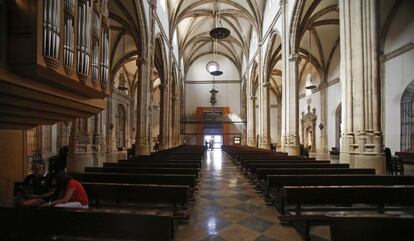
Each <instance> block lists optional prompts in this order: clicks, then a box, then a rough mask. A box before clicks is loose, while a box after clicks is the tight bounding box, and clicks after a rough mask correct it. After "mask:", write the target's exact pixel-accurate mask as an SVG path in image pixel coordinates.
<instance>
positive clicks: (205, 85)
mask: <svg viewBox="0 0 414 241" xmlns="http://www.w3.org/2000/svg"><path fill="white" fill-rule="evenodd" d="M212 59H213V56H212V55H206V56H203V57H201V58H199V59H198V60H196V61H195V62H194V63H193V64H192V65H191V66H190V68H189V70H188V72H187V76H186V81H189V82H187V83H186V84H185V91H186V96H185V98H186V113H193V112H194V111H195V110H196V108H197V107H210V106H211V104H210V97H211V94H210V92H209V91H210V90H211V89H212V88H213V84H212V83H211V82H210V81H212V80H213V78H212V76H211V75H210V74H209V73H208V72H207V70H206V64H207V63H208V62H209V61H211V60H212ZM216 61H217V62H218V63H219V64H220V69H221V70H222V71H223V75H221V76H218V77H216V78H215V79H216V80H218V81H229V82H228V83H215V89H216V90H218V91H219V92H218V93H217V94H216V99H217V104H216V106H220V107H227V106H228V107H230V111H231V112H233V113H237V114H240V102H241V96H240V93H241V83H240V74H239V72H238V69H237V68H236V66H235V65H234V64H233V62H231V61H230V60H229V59H227V58H225V57H223V56H221V55H217V56H216ZM235 81H238V82H237V83H235Z"/></svg>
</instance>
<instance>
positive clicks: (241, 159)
mask: <svg viewBox="0 0 414 241" xmlns="http://www.w3.org/2000/svg"><path fill="white" fill-rule="evenodd" d="M254 160H308V161H316V158H314V157H310V158H306V157H304V156H262V155H243V156H239V157H238V159H237V162H236V165H243V162H246V161H254Z"/></svg>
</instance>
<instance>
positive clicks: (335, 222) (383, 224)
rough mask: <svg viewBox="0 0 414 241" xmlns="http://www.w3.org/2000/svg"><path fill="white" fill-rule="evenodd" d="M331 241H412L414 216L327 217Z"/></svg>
mask: <svg viewBox="0 0 414 241" xmlns="http://www.w3.org/2000/svg"><path fill="white" fill-rule="evenodd" d="M327 219H328V222H329V225H330V232H331V241H349V240H352V241H390V240H398V241H412V240H413V237H414V228H413V227H414V216H413V215H399V216H396V215H381V214H377V215H375V214H370V215H361V214H360V215H339V214H337V215H327Z"/></svg>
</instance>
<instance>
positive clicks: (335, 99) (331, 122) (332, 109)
mask: <svg viewBox="0 0 414 241" xmlns="http://www.w3.org/2000/svg"><path fill="white" fill-rule="evenodd" d="M341 96H342V95H341V83H340V82H337V83H335V84H333V85H331V86H329V87H328V88H327V89H326V99H327V102H326V126H325V128H326V130H327V140H328V150H331V148H332V147H336V143H335V133H336V119H335V118H336V116H335V114H336V108H338V105H339V104H340V103H341Z"/></svg>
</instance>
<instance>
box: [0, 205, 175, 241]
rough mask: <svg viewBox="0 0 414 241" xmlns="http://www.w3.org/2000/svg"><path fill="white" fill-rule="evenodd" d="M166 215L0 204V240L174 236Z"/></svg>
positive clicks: (161, 240) (155, 240)
mask: <svg viewBox="0 0 414 241" xmlns="http://www.w3.org/2000/svg"><path fill="white" fill-rule="evenodd" d="M173 222H174V221H173V219H172V218H171V217H168V216H152V215H140V214H134V213H131V212H125V211H124V212H119V211H116V210H97V209H63V208H39V207H17V208H14V207H0V225H1V229H0V239H1V240H16V241H23V240H65V239H66V240H71V239H72V240H73V239H78V238H79V237H81V238H84V239H91V238H94V239H108V240H113V239H116V240H151V241H165V240H171V239H172V238H173V231H174V225H173Z"/></svg>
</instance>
